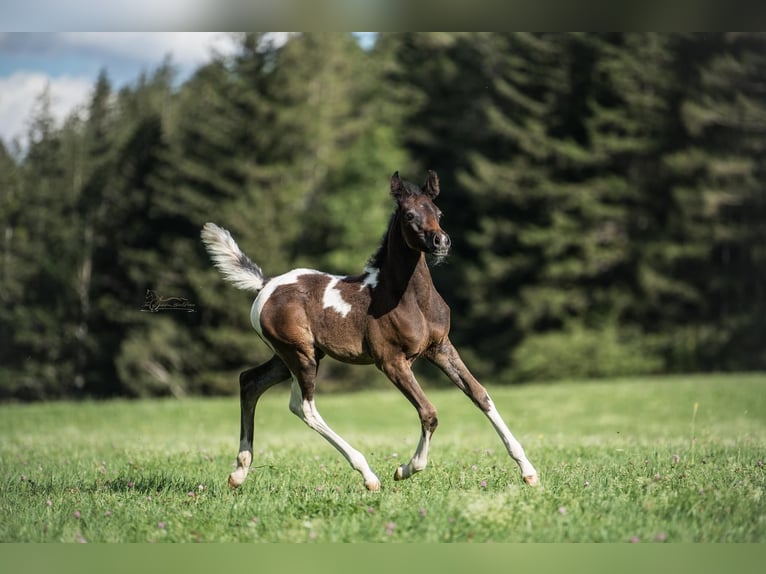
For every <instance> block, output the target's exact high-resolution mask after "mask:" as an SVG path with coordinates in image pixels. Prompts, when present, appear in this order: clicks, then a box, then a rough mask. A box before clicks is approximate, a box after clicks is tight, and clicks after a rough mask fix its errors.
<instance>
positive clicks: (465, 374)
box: [424, 340, 539, 486]
mask: <svg viewBox="0 0 766 574" xmlns="http://www.w3.org/2000/svg"><path fill="white" fill-rule="evenodd" d="M424 356H425V357H426V358H427V359H428V360H430V361H431V362H432V363H433V364H435V365H436V366H437V367H439V368H440V369H441V370H442V371H444V373H445V374H446V375H447V376H448V377H449V378H450V380H452V382H453V383H455V385H457V387H458V388H459V389H460V390H461V391H463V392H464V393H465V394H466V395H467V396H468V397H469V398H470V399H471V400H472V401H473V403H474V404H475V405H476V406H477V407H479V409H481V411H482V412H483V413H484V414H485V415H486V417H487V418H488V419H489V421H490V423H492V426H493V427H494V429H495V431H497V434H498V435H499V436H500V439H501V440H502V441H503V444H504V445H505V448H506V450H507V451H508V454H509V455H511V458H513V460H515V461H516V464H518V465H519V468H520V469H521V476H522V477H523V479H524V481H525V482H526V483H527V484H529V485H532V486H535V485H537V484H538V483H539V478H538V475H537V471H536V470H535V467H534V466H532V463H531V462H529V460H528V459H527V457H526V454H525V453H524V449H523V448H522V446H521V443H519V441H518V440H516V438H515V437H514V436H513V434H512V433H511V431H510V430H509V429H508V426H507V425H506V424H505V421H503V418H502V417H501V416H500V413H498V412H497V409H496V408H495V404H494V403H493V402H492V399H491V398H490V396H489V393H487V389H485V388H484V387H483V386H482V385H481V384H480V383H479V382H478V381H477V380H476V378H475V377H474V376H473V375H472V374H471V372H470V371H469V370H468V368H467V367H466V366H465V364H464V363H463V361H462V359H461V358H460V355H459V354H458V352H457V350H456V349H455V347H454V346H453V345H452V343H450V342H449V340H445V341H443V342H442V343H441V344H439V345H436V346H434V347H432V348H431V349H429V351H428V353H426V354H425V355H424Z"/></svg>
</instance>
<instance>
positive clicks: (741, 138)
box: [0, 32, 766, 400]
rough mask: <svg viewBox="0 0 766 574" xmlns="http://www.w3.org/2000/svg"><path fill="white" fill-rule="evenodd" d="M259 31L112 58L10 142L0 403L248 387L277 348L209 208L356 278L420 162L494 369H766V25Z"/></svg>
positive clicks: (476, 360)
mask: <svg viewBox="0 0 766 574" xmlns="http://www.w3.org/2000/svg"><path fill="white" fill-rule="evenodd" d="M237 38H238V40H237V41H238V49H237V52H236V54H235V55H233V56H226V57H223V56H220V57H217V58H214V59H213V60H212V61H211V62H210V63H208V64H205V65H204V66H202V67H200V68H198V69H197V70H195V72H194V73H193V74H192V75H191V76H190V77H188V78H186V79H184V80H183V81H180V80H179V79H178V75H177V73H176V71H175V69H174V65H173V62H172V61H171V60H169V59H166V60H164V61H162V60H161V59H160V60H158V64H157V67H156V68H154V69H152V70H148V71H147V72H145V73H144V74H142V75H141V76H139V77H137V78H135V81H133V82H131V83H129V84H127V85H125V86H120V87H116V86H114V85H113V84H112V82H111V81H110V77H109V70H108V69H105V70H103V72H102V73H101V75H100V77H99V78H98V80H97V81H96V83H95V84H94V86H93V89H92V92H91V95H90V98H89V100H88V101H87V102H86V103H84V105H83V106H82V108H81V109H79V110H77V111H76V112H75V113H73V114H72V115H71V116H69V118H68V119H67V120H66V121H65V122H64V123H63V124H62V123H59V122H56V121H54V119H53V116H52V114H51V110H50V94H48V93H46V92H43V93H41V94H40V97H39V99H38V100H37V102H36V105H35V111H34V113H33V115H32V117H30V118H29V124H28V125H29V128H28V130H29V131H28V144H27V145H26V146H25V147H24V148H23V149H22V148H21V147H19V146H18V145H13V144H12V143H9V142H5V143H0V226H1V227H2V229H1V230H0V399H4V400H11V399H17V400H39V399H53V398H86V397H87V398H91V397H93V398H100V397H115V396H126V397H139V396H176V397H180V396H187V395H220V394H233V393H236V392H238V374H239V372H240V371H242V370H244V369H246V368H249V367H252V366H254V365H255V364H258V363H259V362H263V361H265V360H266V359H268V358H269V356H270V351H269V349H268V348H267V347H266V346H265V345H264V344H263V343H262V342H261V341H260V340H259V338H258V336H257V334H256V333H255V332H254V331H253V329H252V327H251V326H250V322H249V309H250V304H251V303H252V294H249V293H245V292H242V291H237V290H236V289H234V288H233V287H231V286H230V285H229V284H227V283H225V282H224V281H223V279H222V278H221V276H220V274H219V273H218V271H216V270H215V269H214V268H213V266H212V264H211V263H210V260H209V258H208V256H207V254H206V253H205V251H204V248H203V246H202V244H201V242H200V239H199V234H200V229H201V227H202V225H203V224H204V223H205V222H206V221H214V222H216V223H218V224H219V225H221V226H223V227H225V228H227V229H229V230H230V231H231V232H232V235H233V236H234V237H235V239H236V240H237V242H238V243H239V245H240V246H241V247H242V249H243V250H244V251H245V252H246V253H247V254H248V255H249V256H250V257H251V258H252V259H253V260H254V261H255V262H256V263H258V265H260V266H261V267H262V268H263V269H264V271H265V272H266V273H267V274H268V275H272V276H273V275H277V274H280V273H284V272H286V271H288V270H289V269H292V268H294V267H310V268H314V269H321V270H324V271H328V272H331V273H336V274H341V275H345V274H355V273H359V272H361V270H362V269H363V268H364V265H365V263H366V262H367V259H368V258H369V257H370V256H371V255H372V254H373V253H374V252H375V251H376V249H377V247H378V245H379V243H380V240H381V237H382V235H383V233H384V232H385V229H386V226H387V222H388V219H389V216H390V214H391V212H392V210H393V208H394V203H393V201H392V199H391V197H390V194H389V180H390V177H391V175H392V174H393V172H394V171H397V170H398V171H399V172H400V174H401V175H402V177H403V178H404V179H406V180H409V181H413V182H416V183H418V184H419V185H420V184H422V183H423V181H424V180H425V175H426V170H428V169H433V170H435V171H436V172H437V173H438V175H439V179H440V182H441V195H440V196H439V197H438V199H437V203H438V205H439V207H440V209H441V210H442V211H443V212H444V217H443V219H442V222H441V223H442V226H443V228H444V229H445V230H446V231H447V232H448V233H449V234H450V236H451V238H452V244H453V246H452V252H451V254H450V256H449V258H448V259H447V260H446V261H445V262H443V263H441V264H440V265H437V266H433V267H432V273H433V276H434V283H435V284H436V287H437V289H439V291H440V292H441V294H442V296H443V297H444V299H445V300H446V301H447V303H448V304H449V305H450V307H451V309H452V332H451V339H452V341H453V342H454V343H455V344H456V346H457V347H458V348H459V349H460V350H461V353H462V355H463V357H464V359H465V360H466V363H467V364H468V365H469V367H470V368H471V369H472V370H473V371H474V372H475V373H476V374H477V376H479V377H480V378H483V379H486V380H487V381H491V382H492V384H514V383H529V382H535V381H549V380H557V379H570V380H572V379H586V378H594V377H613V378H617V377H629V376H636V375H646V374H672V373H692V372H713V371H716V372H727V371H738V372H742V371H763V370H766V34H758V33H704V34H703V33H699V34H659V33H614V34H603V33H571V34H563V33H556V34H526V33H473V32H472V33H381V34H378V35H377V38H376V41H375V43H374V45H373V46H372V47H370V48H362V47H360V45H359V43H358V42H357V40H356V39H355V37H354V36H353V35H351V34H342V33H303V34H294V35H291V36H289V39H288V40H287V41H286V42H285V43H280V44H278V45H277V44H275V43H273V42H272V41H270V40H269V36H268V35H263V34H240V35H238V36H237ZM147 291H150V292H151V293H152V294H153V295H151V296H153V297H156V298H157V299H156V300H157V301H161V300H162V299H163V298H165V299H167V300H174V301H181V302H183V305H180V306H176V307H175V308H173V307H172V306H170V307H166V308H164V309H163V308H160V309H154V310H155V311H156V312H151V311H152V309H151V308H150V307H151V305H148V304H147ZM422 369H423V370H422V371H419V373H420V374H419V376H421V377H422V379H423V381H425V382H427V381H429V380H431V378H432V377H433V380H434V381H436V380H441V379H438V377H437V376H436V373H435V372H431V371H429V370H428V368H427V367H422ZM321 371H322V372H321V376H322V380H323V381H325V382H324V383H323V382H320V386H321V385H323V384H325V385H327V388H333V386H334V387H335V388H337V389H340V390H347V389H352V388H362V387H365V386H369V385H372V384H377V383H376V382H375V381H377V380H378V379H376V376H378V377H381V379H380V380H381V381H382V380H384V379H383V378H382V375H376V373H375V370H374V368H370V367H366V368H359V367H349V366H344V365H340V364H337V363H333V362H332V361H329V360H328V361H325V362H324V363H323V364H322V368H321ZM444 384H449V383H448V382H447V381H446V380H445V381H444Z"/></svg>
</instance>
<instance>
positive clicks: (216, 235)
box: [200, 223, 267, 292]
mask: <svg viewBox="0 0 766 574" xmlns="http://www.w3.org/2000/svg"><path fill="white" fill-rule="evenodd" d="M200 235H201V236H202V243H204V244H205V249H207V252H208V253H209V254H210V258H211V259H212V260H213V264H214V265H215V266H216V267H217V268H218V270H219V271H220V272H221V273H223V278H224V279H226V281H228V282H229V283H231V284H232V285H234V286H235V287H236V288H237V289H243V290H245V291H256V292H257V291H260V290H261V289H263V285H264V284H265V283H266V280H267V278H266V276H265V275H264V274H263V271H261V268H260V267H258V266H257V265H256V264H255V263H253V262H252V261H250V258H249V257H248V256H247V255H245V254H244V253H242V250H241V249H240V248H239V245H237V242H236V241H234V238H233V237H232V236H231V233H229V232H228V231H226V230H225V229H224V228H222V227H218V226H217V225H216V224H215V223H206V224H205V225H204V226H203V227H202V232H201V234H200Z"/></svg>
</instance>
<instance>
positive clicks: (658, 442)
mask: <svg viewBox="0 0 766 574" xmlns="http://www.w3.org/2000/svg"><path fill="white" fill-rule="evenodd" d="M488 386H489V388H490V392H491V394H492V396H493V399H494V401H495V403H496V405H497V407H498V409H499V410H500V412H501V413H502V414H503V416H504V417H505V419H506V421H507V422H508V425H509V426H510V428H511V430H512V431H513V432H514V434H515V435H516V436H517V438H519V439H520V440H521V442H522V444H524V446H525V449H526V451H527V454H528V456H529V457H530V459H531V460H532V462H533V463H534V464H535V465H536V466H537V469H538V471H539V472H540V475H541V483H542V484H541V486H540V487H538V488H530V487H527V486H525V485H523V484H522V482H521V480H520V478H519V476H518V472H517V468H516V465H515V463H513V461H512V460H511V459H510V458H509V457H508V456H507V454H506V453H505V451H504V449H503V446H502V443H501V442H500V440H499V439H498V437H497V435H496V434H495V433H494V431H493V430H492V428H491V426H490V425H489V422H488V421H487V420H486V419H485V418H484V417H483V416H482V415H481V414H480V413H479V411H478V410H476V409H475V407H473V405H471V403H470V402H469V401H468V400H467V399H466V398H465V397H464V396H463V395H462V394H461V393H460V392H459V391H458V390H456V389H452V388H449V389H447V388H444V389H441V388H440V389H434V390H431V391H429V393H428V394H429V397H430V398H431V400H432V402H434V404H435V405H436V406H437V408H438V409H439V420H440V426H439V429H438V431H437V432H436V434H435V435H434V440H433V443H432V447H431V458H430V462H429V466H428V468H427V469H426V470H425V471H424V472H422V473H420V474H418V475H416V476H414V477H413V478H411V479H409V480H407V481H402V482H394V481H393V478H392V476H393V471H394V469H395V468H396V466H398V465H399V464H401V462H402V461H403V460H404V461H406V460H409V457H410V456H411V454H412V452H413V451H414V448H415V446H416V444H417V439H418V436H419V426H418V421H417V417H416V415H415V412H414V409H412V407H411V406H410V405H409V403H407V401H406V400H405V399H404V398H403V397H402V396H401V395H400V394H399V393H398V392H396V391H395V390H394V389H393V388H390V389H385V388H383V387H380V388H379V389H376V390H373V391H365V392H362V393H358V394H345V395H322V394H321V389H320V395H319V397H318V399H317V404H318V406H319V408H320V410H321V412H322V415H323V416H324V418H325V420H327V421H328V423H329V424H330V425H332V426H333V427H334V428H335V430H337V431H338V432H339V433H340V434H341V435H342V436H344V437H345V438H346V439H347V440H348V441H349V442H350V443H351V444H352V445H354V446H355V447H356V448H358V449H359V450H361V451H362V452H363V453H365V455H367V457H368V460H369V462H370V464H371V465H372V467H373V469H374V470H375V471H376V472H377V473H378V476H380V477H381V480H382V481H383V487H382V490H381V492H377V493H368V492H366V491H365V490H364V487H363V485H362V481H361V477H360V476H359V475H358V474H357V473H356V472H354V471H352V470H351V469H350V468H349V467H348V466H347V464H346V462H345V460H343V459H342V458H341V456H340V455H339V454H338V453H337V452H336V451H335V450H334V449H333V448H332V447H331V446H330V445H329V444H327V443H326V442H325V441H324V440H323V439H322V438H321V437H319V435H317V434H315V433H314V432H313V431H311V430H310V429H308V428H307V427H306V426H304V425H303V423H301V422H300V421H299V420H298V419H297V418H296V417H294V416H293V415H292V414H290V413H289V411H288V409H287V401H288V393H287V392H283V391H281V390H276V389H275V390H274V391H271V392H270V393H269V394H267V395H265V396H264V397H263V399H262V401H261V403H260V404H259V406H258V411H257V413H256V448H255V451H256V452H255V461H254V464H253V466H254V467H257V468H254V469H253V470H252V472H251V474H250V476H249V477H248V480H247V482H245V484H244V485H243V487H242V488H240V489H239V490H237V491H231V490H229V488H228V487H227V486H226V477H227V475H228V473H229V472H230V471H231V470H232V466H233V461H234V457H235V455H236V450H237V446H238V433H239V407H238V402H237V400H236V399H233V398H232V399H190V400H181V401H178V400H161V401H160V400H155V401H137V402H128V401H110V402H104V403H96V402H85V403H50V404H32V405H4V406H0V437H1V442H0V513H1V515H2V517H3V518H2V520H1V521H0V542H83V541H87V542H153V541H156V542H193V541H201V542H208V541H210V542H213V541H243V542H244V541H270V542H310V541H315V542H331V541H344V542H360V541H367V542H388V541H408V542H453V541H454V542H466V541H475V542H485V541H496V542H526V541H536V542H569V541H572V542H602V541H603V542H631V541H634V542H635V541H640V542H649V543H653V542H666V543H672V542H766V469H764V467H763V461H764V460H766V376H764V375H727V376H705V377H674V378H647V379H636V380H625V381H609V382H583V383H563V384H556V385H549V386H527V387H513V388H507V387H498V386H493V385H491V384H489V385H488ZM695 405H696V406H695Z"/></svg>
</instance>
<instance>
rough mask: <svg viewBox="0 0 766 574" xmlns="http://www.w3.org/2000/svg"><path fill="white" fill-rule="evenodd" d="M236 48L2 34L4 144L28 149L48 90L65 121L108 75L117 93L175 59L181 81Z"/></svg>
mask: <svg viewBox="0 0 766 574" xmlns="http://www.w3.org/2000/svg"><path fill="white" fill-rule="evenodd" d="M233 48H234V42H233V40H232V37H231V35H230V34H226V33H222V32H211V33H208V32H159V33H156V32H126V33H121V32H34V33H13V32H11V33H9V32H1V33H0V138H2V139H3V141H4V143H6V144H9V143H10V142H11V141H12V140H13V139H14V138H20V143H22V145H23V143H24V138H25V132H26V125H27V120H28V118H29V114H30V111H31V109H32V106H33V105H34V103H35V100H36V98H37V97H38V96H39V95H40V94H41V93H42V91H43V90H44V89H45V86H46V85H48V86H49V89H50V93H51V96H52V111H53V114H54V116H55V117H56V118H57V119H58V120H59V121H61V120H63V119H64V118H65V117H66V116H67V115H68V114H69V113H71V112H72V111H73V110H74V109H76V108H77V106H79V105H82V104H84V102H86V101H87V99H88V96H89V94H90V91H91V89H92V87H93V84H94V82H95V79H96V77H97V76H98V73H99V71H100V70H101V69H106V71H107V73H108V75H109V78H110V79H111V81H112V83H113V84H114V85H115V87H120V86H123V85H125V84H127V83H130V82H133V81H135V80H136V79H137V78H138V76H139V74H140V73H141V72H142V71H150V70H152V69H154V68H156V67H157V66H158V65H159V64H160V63H161V62H162V61H163V59H164V58H165V57H166V56H168V55H169V56H170V57H171V58H172V61H173V62H174V64H176V66H177V67H178V69H179V72H180V74H181V75H182V76H184V75H187V74H189V73H191V71H192V70H194V69H195V68H196V67H198V66H199V65H201V64H203V63H204V62H205V61H208V60H209V59H210V58H211V57H212V54H213V53H214V51H217V52H219V53H223V54H227V53H231V51H232V50H233Z"/></svg>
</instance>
